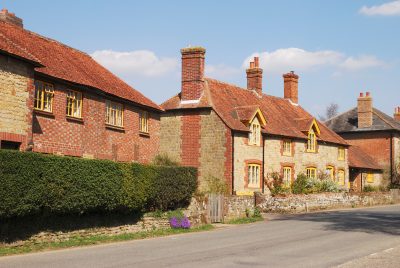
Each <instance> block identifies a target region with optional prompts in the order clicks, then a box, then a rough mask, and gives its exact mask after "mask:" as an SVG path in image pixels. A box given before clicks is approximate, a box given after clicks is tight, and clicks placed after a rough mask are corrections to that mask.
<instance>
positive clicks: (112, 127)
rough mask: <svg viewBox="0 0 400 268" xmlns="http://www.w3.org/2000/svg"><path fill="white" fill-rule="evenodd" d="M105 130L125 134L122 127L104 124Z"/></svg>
mask: <svg viewBox="0 0 400 268" xmlns="http://www.w3.org/2000/svg"><path fill="white" fill-rule="evenodd" d="M106 128H108V129H111V130H116V131H121V132H125V128H124V127H119V126H114V125H110V124H106Z"/></svg>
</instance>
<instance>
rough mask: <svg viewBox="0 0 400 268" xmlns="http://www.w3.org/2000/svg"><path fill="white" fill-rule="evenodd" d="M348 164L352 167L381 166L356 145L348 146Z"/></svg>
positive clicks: (371, 167)
mask: <svg viewBox="0 0 400 268" xmlns="http://www.w3.org/2000/svg"><path fill="white" fill-rule="evenodd" d="M349 166H350V167H353V168H365V169H374V170H382V167H381V166H380V165H379V164H378V163H376V162H375V160H374V159H373V158H372V157H370V156H369V155H368V154H367V153H365V152H364V151H363V150H362V149H361V148H360V147H358V146H356V145H352V146H350V148H349Z"/></svg>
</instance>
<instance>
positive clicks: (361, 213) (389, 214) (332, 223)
mask: <svg viewBox="0 0 400 268" xmlns="http://www.w3.org/2000/svg"><path fill="white" fill-rule="evenodd" d="M280 220H295V221H311V222H322V223H326V224H327V225H326V226H325V228H326V229H328V230H337V231H356V232H357V231H358V232H365V233H384V234H389V235H400V207H396V209H395V210H394V209H391V210H382V211H377V210H353V211H335V212H318V213H311V214H303V215H292V216H286V217H283V218H280Z"/></svg>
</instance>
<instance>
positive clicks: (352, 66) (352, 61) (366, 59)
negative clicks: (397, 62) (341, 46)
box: [340, 55, 386, 71]
mask: <svg viewBox="0 0 400 268" xmlns="http://www.w3.org/2000/svg"><path fill="white" fill-rule="evenodd" d="M385 65H386V64H385V63H384V62H383V61H381V60H379V59H377V58H376V57H375V56H368V55H364V56H360V57H348V58H347V59H346V60H345V61H343V62H342V63H341V64H340V67H342V68H344V69H346V70H350V71H357V70H361V69H366V68H373V67H379V66H385Z"/></svg>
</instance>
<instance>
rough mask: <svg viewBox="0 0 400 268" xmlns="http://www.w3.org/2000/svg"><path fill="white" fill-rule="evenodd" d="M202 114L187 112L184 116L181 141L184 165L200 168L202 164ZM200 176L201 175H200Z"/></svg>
mask: <svg viewBox="0 0 400 268" xmlns="http://www.w3.org/2000/svg"><path fill="white" fill-rule="evenodd" d="M200 120H201V118H200V114H199V112H198V111H187V112H184V114H183V116H182V126H181V139H182V151H181V159H182V165H184V166H191V167H199V164H200V161H199V160H200V159H199V158H200ZM199 175H200V174H199Z"/></svg>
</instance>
